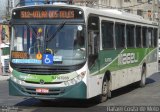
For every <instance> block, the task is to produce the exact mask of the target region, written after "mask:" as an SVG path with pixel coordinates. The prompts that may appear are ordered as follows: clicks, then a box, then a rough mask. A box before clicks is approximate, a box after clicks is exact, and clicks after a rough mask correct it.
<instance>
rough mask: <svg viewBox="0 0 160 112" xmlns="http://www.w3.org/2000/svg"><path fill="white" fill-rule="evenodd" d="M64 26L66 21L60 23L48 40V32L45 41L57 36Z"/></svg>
mask: <svg viewBox="0 0 160 112" xmlns="http://www.w3.org/2000/svg"><path fill="white" fill-rule="evenodd" d="M65 24H66V21H64V22H62V23H60V24H59V26H58V28H57V30H56V31H55V32H54V33H53V34H52V35H51V36H50V37H49V38H48V31H47V36H46V38H45V40H46V41H50V40H51V39H53V38H54V37H55V36H56V35H57V33H58V32H59V31H60V30H61V29H62V28H63V27H64V25H65Z"/></svg>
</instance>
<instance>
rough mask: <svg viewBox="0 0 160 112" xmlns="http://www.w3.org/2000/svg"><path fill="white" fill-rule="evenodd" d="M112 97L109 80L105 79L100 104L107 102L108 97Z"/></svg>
mask: <svg viewBox="0 0 160 112" xmlns="http://www.w3.org/2000/svg"><path fill="white" fill-rule="evenodd" d="M110 96H111V93H110V89H109V80H108V79H106V78H105V79H104V80H103V83H102V94H101V95H100V102H101V103H102V102H105V101H107V99H108V97H110Z"/></svg>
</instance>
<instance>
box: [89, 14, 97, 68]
mask: <svg viewBox="0 0 160 112" xmlns="http://www.w3.org/2000/svg"><path fill="white" fill-rule="evenodd" d="M88 51H89V65H88V66H89V69H90V71H97V70H98V69H99V61H98V52H99V18H98V17H95V16H90V17H89V19H88Z"/></svg>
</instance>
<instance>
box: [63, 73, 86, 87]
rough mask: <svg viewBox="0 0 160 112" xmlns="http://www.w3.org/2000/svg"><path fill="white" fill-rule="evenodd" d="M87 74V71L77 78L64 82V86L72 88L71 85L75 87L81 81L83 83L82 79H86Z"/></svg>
mask: <svg viewBox="0 0 160 112" xmlns="http://www.w3.org/2000/svg"><path fill="white" fill-rule="evenodd" d="M85 74H86V71H84V72H81V73H80V74H79V75H78V76H77V77H75V78H73V79H71V80H68V81H66V82H64V85H65V86H71V85H74V84H76V83H79V82H80V81H82V79H83V78H84V76H85Z"/></svg>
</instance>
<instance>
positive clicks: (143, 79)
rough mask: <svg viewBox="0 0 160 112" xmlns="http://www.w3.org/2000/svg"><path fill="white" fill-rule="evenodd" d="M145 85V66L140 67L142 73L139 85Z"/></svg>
mask: <svg viewBox="0 0 160 112" xmlns="http://www.w3.org/2000/svg"><path fill="white" fill-rule="evenodd" d="M145 85H146V67H144V66H143V67H142V75H141V80H140V87H144V86H145Z"/></svg>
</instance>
